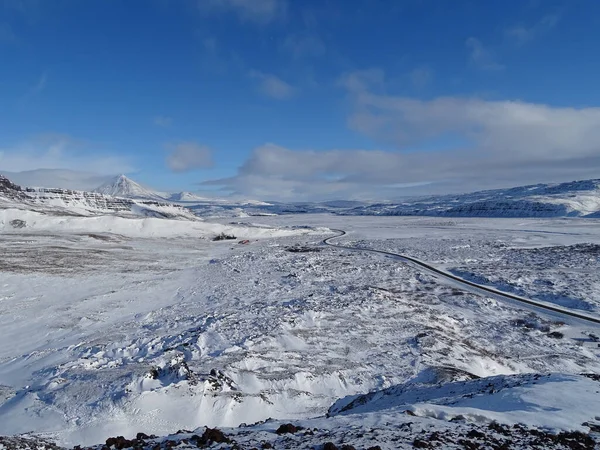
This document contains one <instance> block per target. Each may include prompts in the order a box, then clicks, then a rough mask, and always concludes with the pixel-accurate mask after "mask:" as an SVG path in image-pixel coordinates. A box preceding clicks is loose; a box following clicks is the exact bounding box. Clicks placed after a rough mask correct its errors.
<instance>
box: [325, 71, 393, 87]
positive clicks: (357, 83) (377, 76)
mask: <svg viewBox="0 0 600 450" xmlns="http://www.w3.org/2000/svg"><path fill="white" fill-rule="evenodd" d="M337 84H338V86H341V87H343V88H346V89H348V90H349V91H351V92H361V91H365V90H367V89H373V88H381V87H383V86H384V84H385V72H384V71H383V70H381V69H378V68H371V69H365V70H356V71H354V72H347V73H345V74H343V75H342V76H341V77H340V78H339V80H338V82H337Z"/></svg>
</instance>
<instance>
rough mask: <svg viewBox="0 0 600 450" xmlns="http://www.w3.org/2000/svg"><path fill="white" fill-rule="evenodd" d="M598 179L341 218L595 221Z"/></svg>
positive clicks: (385, 207)
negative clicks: (560, 219) (561, 218)
mask: <svg viewBox="0 0 600 450" xmlns="http://www.w3.org/2000/svg"><path fill="white" fill-rule="evenodd" d="M599 212H600V179H598V180H583V181H572V182H568V183H560V184H537V185H531V186H521V187H515V188H510V189H496V190H491V191H481V192H474V193H469V194H461V195H445V196H437V197H427V198H421V199H416V200H412V201H406V202H402V203H381V204H373V205H368V206H362V207H358V208H353V209H348V210H345V211H342V212H340V213H341V214H344V215H381V216H451V217H590V218H592V217H597V216H596V215H597V214H598V213H599Z"/></svg>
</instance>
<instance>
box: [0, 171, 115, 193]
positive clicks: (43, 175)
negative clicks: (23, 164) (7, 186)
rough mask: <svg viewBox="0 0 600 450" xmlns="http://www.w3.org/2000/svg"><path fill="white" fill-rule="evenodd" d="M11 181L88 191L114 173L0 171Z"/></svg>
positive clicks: (36, 185) (108, 178)
mask: <svg viewBox="0 0 600 450" xmlns="http://www.w3.org/2000/svg"><path fill="white" fill-rule="evenodd" d="M0 172H1V173H2V174H3V175H4V176H6V177H7V178H8V179H10V180H11V181H12V182H13V183H16V184H18V185H20V186H28V187H45V188H63V189H74V190H82V191H89V190H93V189H95V188H97V187H98V186H100V185H102V184H104V183H105V182H107V181H108V180H110V179H111V178H112V177H114V176H115V175H116V173H114V174H110V175H99V174H97V173H93V172H80V171H75V170H68V169H37V170H26V171H23V172H6V171H0Z"/></svg>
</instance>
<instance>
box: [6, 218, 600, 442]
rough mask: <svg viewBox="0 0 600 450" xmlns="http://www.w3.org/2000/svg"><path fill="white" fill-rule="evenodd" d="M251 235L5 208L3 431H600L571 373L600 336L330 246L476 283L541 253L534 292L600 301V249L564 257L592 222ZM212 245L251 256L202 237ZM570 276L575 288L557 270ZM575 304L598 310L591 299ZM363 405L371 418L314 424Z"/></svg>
mask: <svg viewBox="0 0 600 450" xmlns="http://www.w3.org/2000/svg"><path fill="white" fill-rule="evenodd" d="M15 219H19V220H23V221H25V222H26V223H27V226H26V227H25V228H14V226H13V225H11V224H10V223H11V222H12V221H14V220H15ZM246 220H247V221H248V222H247V223H235V224H231V223H229V222H228V221H225V220H223V221H221V222H219V221H205V222H193V221H177V220H164V219H154V218H137V219H135V218H133V219H132V218H123V217H102V216H99V217H57V216H50V215H47V214H42V213H39V212H32V211H23V210H19V209H6V210H2V211H0V232H1V234H0V246H1V247H2V254H3V258H2V260H1V262H0V264H1V265H0V434H16V433H25V432H32V431H33V432H36V433H40V434H42V435H43V436H46V437H49V438H52V439H56V440H57V441H58V442H59V443H61V444H64V445H74V444H95V443H101V442H103V441H104V440H105V439H106V438H107V437H108V436H116V435H124V436H126V437H131V436H134V435H135V433H137V432H140V431H141V432H145V433H148V434H150V433H154V434H158V435H166V434H169V433H174V432H175V431H177V430H179V429H195V428H197V427H200V426H203V425H208V426H219V427H236V426H238V425H239V424H240V423H242V422H246V423H253V422H256V421H260V420H265V419H267V418H269V417H273V418H277V419H281V420H302V421H306V423H309V424H310V423H319V426H321V427H337V429H340V430H342V429H344V427H346V429H350V428H353V429H356V427H362V426H365V425H364V424H370V426H371V427H375V426H377V424H379V425H381V426H383V424H385V423H388V424H389V423H396V422H399V421H400V419H399V417H400V416H401V415H402V416H403V417H404V416H405V414H404V411H405V410H410V411H412V412H413V413H414V414H416V415H417V416H418V417H417V418H418V419H419V418H420V420H421V419H422V420H427V421H432V422H431V423H436V422H439V423H440V424H448V423H449V422H447V421H448V420H450V419H452V418H453V417H456V416H458V415H460V416H463V417H464V418H466V419H465V420H468V421H472V422H475V423H485V422H486V421H492V420H497V421H499V422H504V423H517V422H519V423H520V422H524V423H527V424H531V425H535V426H539V427H544V428H550V429H557V430H560V429H569V430H582V429H587V428H586V426H584V425H583V424H584V422H588V421H593V420H595V419H594V418H595V417H596V416H600V410H599V407H600V398H598V397H599V394H598V391H600V389H598V386H600V385H599V384H598V382H597V381H594V380H592V379H589V378H584V377H578V376H576V374H580V373H596V374H598V373H600V359H599V356H600V349H599V348H598V345H597V342H595V341H594V339H595V338H594V336H598V334H599V330H598V328H597V327H595V326H594V325H591V324H588V323H581V322H578V321H576V320H567V319H565V318H562V317H556V316H555V315H550V314H548V315H545V314H542V313H539V312H532V311H530V310H527V309H526V308H524V307H523V306H521V305H516V304H513V303H507V302H503V301H500V300H498V299H493V298H487V297H485V296H482V295H480V294H474V293H472V292H468V291H463V290H461V289H459V288H457V286H455V285H453V284H451V283H447V282H445V281H444V280H443V279H440V278H437V277H434V276H430V275H425V274H422V273H420V272H419V271H418V270H416V269H413V268H411V267H408V266H406V265H403V264H402V263H399V262H398V261H396V260H393V259H389V258H385V257H380V256H377V255H374V254H368V253H361V252H348V251H344V250H341V249H334V248H331V247H324V246H323V245H321V244H320V241H321V240H322V239H323V237H324V236H325V235H327V230H328V228H342V229H345V230H347V231H348V235H347V236H344V237H343V238H341V239H340V242H341V243H344V242H345V243H352V244H355V245H363V246H369V247H372V248H386V249H389V250H402V252H405V253H407V254H411V255H414V256H415V257H417V256H418V257H420V258H421V259H423V260H427V261H429V262H431V263H435V264H439V265H440V266H441V267H444V268H445V269H447V270H451V269H453V268H455V267H462V268H463V269H464V267H467V268H468V269H469V270H471V271H472V272H473V273H475V272H476V270H479V268H481V267H484V268H485V267H486V264H489V265H490V267H491V265H492V264H493V262H494V261H497V260H498V258H500V257H502V258H505V259H504V261H506V262H508V261H510V260H511V258H512V260H513V261H515V263H516V264H520V263H521V262H522V261H529V260H528V259H527V258H529V257H530V256H528V255H529V253H526V254H523V252H524V251H525V252H528V251H532V250H535V251H536V253H535V261H536V263H535V264H534V265H532V266H531V267H529V272H528V276H529V277H530V279H531V282H529V283H528V284H527V285H526V287H525V288H526V289H527V290H528V293H529V294H532V295H536V294H539V293H540V292H541V293H542V294H543V293H544V292H545V290H546V289H547V284H545V283H541V284H540V283H536V282H535V280H536V279H539V280H544V279H545V278H544V277H546V278H548V277H549V276H550V275H551V274H553V275H552V276H553V277H554V278H553V279H554V281H555V282H556V283H563V284H564V287H565V289H568V288H574V287H575V286H574V285H575V284H579V285H582V286H584V287H585V286H587V287H588V288H591V289H592V290H594V289H597V286H598V285H597V284H596V283H598V276H599V275H598V274H600V258H599V256H598V255H597V254H596V253H594V252H595V250H594V248H595V247H590V248H591V250H590V251H588V250H586V251H585V252H580V251H579V250H578V249H579V247H573V246H574V245H578V244H586V245H592V246H593V245H599V244H600V230H599V229H598V227H597V225H596V223H595V222H594V221H593V220H584V219H561V220H558V219H552V220H550V219H545V220H542V219H532V220H524V219H519V220H510V219H503V220H501V219H487V220H483V219H479V220H474V219H453V220H447V219H439V218H437V219H436V218H402V217H339V216H332V215H325V214H323V215H311V216H306V215H302V216H300V215H296V216H285V217H282V216H280V217H261V218H256V217H255V218H252V219H246ZM250 220H252V222H250ZM257 222H258V223H257ZM221 231H224V232H226V233H235V234H236V236H237V237H238V240H239V239H241V238H246V239H251V242H250V243H249V244H247V245H240V244H238V243H237V241H220V242H212V241H210V240H208V239H198V237H210V236H213V235H214V234H216V233H219V232H221ZM257 238H261V239H259V240H256V239H257ZM557 248H560V253H557V250H556V249H557ZM587 248H588V247H586V249H587ZM290 250H294V251H290ZM557 255H560V258H561V259H560V260H557V259H556V258H558V256H557ZM573 255H574V256H573ZM563 261H565V262H566V265H572V266H573V267H572V270H573V271H572V272H570V273H571V274H573V273H575V272H576V271H581V272H580V273H581V274H582V275H580V276H578V277H576V276H573V277H569V276H563V274H562V273H561V272H560V271H559V270H554V269H555V268H556V266H557V265H560V264H562V262H563ZM502 267H504V266H502ZM502 270H505V269H504V268H503V269H502ZM583 274H585V275H583ZM588 290H589V289H588ZM594 295H596V294H594ZM573 296H576V297H577V299H578V300H581V301H584V302H587V303H589V304H590V305H592V307H591V309H589V310H588V312H589V313H590V314H597V312H598V311H597V308H596V307H595V306H594V305H596V300H595V297H594V296H593V295H590V296H589V297H588V293H586V289H581V290H574V292H573ZM448 370H449V372H450V373H452V374H455V375H451V376H450V378H449V379H445V378H443V377H440V376H433V377H432V376H431V374H432V373H434V372H435V373H442V372H444V371H448ZM432 371H433V372H432ZM536 373H542V374H546V375H547V374H548V373H553V374H554V375H551V376H549V377H548V376H546V375H544V377H541V378H538V379H535V378H534V374H536ZM464 377H466V378H464ZM474 377H483V378H482V379H481V380H472V381H468V379H470V378H474ZM486 377H493V378H486ZM594 383H595V384H594ZM406 386H410V387H411V388H410V389H408V390H407V389H406ZM417 391H419V392H420V393H421V394H422V395H421V396H417V397H415V392H417ZM492 391H493V392H492ZM369 392H376V393H377V394H374V395H373V396H371V397H366V402H365V403H363V404H362V405H361V406H360V408H363V409H360V408H356V409H355V410H354V411H352V410H351V409H349V410H347V411H346V412H344V413H343V414H342V416H336V417H335V418H333V419H326V418H324V417H323V416H324V414H325V413H326V412H327V411H328V410H329V409H330V407H331V406H332V405H334V404H336V405H337V406H338V407H339V406H340V405H342V406H341V408H343V407H346V406H348V405H350V404H351V402H353V401H355V400H356V399H357V398H359V397H357V396H361V395H365V394H368V393H369ZM469 395H470V396H471V397H468V396H469ZM464 396H467V397H464ZM340 399H343V400H340ZM317 417H319V418H317ZM311 418H317V419H311ZM411 419H413V417H411ZM311 420H313V421H316V422H310V421H311ZM403 420H404V419H403ZM394 421H396V422H394ZM302 423H305V422H302ZM428 423H429V422H428ZM267 426H268V425H265V427H267ZM441 426H442V425H440V427H441ZM443 426H449V425H443ZM240 430H242V429H240ZM240 432H242V431H240ZM388 448H393V447H388Z"/></svg>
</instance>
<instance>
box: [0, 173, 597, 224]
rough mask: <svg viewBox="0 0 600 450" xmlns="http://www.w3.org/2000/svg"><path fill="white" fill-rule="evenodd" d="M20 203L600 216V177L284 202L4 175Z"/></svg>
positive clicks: (204, 213)
mask: <svg viewBox="0 0 600 450" xmlns="http://www.w3.org/2000/svg"><path fill="white" fill-rule="evenodd" d="M17 204H21V205H29V206H32V205H37V206H40V205H45V206H46V207H49V206H51V207H54V208H56V209H57V210H61V211H62V212H63V213H67V212H71V213H77V214H96V213H101V212H111V211H113V212H117V213H119V214H124V213H128V214H137V215H140V214H141V215H151V216H152V215H154V216H156V217H178V218H188V219H189V218H192V217H193V218H195V217H197V216H200V217H245V216H260V215H281V214H315V213H333V214H338V215H354V216H357V215H369V216H441V217H587V218H600V179H596V180H583V181H572V182H568V183H559V184H536V185H530V186H520V187H514V188H510V189H495V190H489V191H480V192H474V193H469V194H460V195H442V196H430V197H423V198H416V199H412V200H407V201H403V202H396V203H393V202H385V203H363V202H356V201H348V200H340V201H328V202H321V203H310V202H303V203H281V202H262V201H250V200H248V201H235V200H229V199H211V198H205V197H201V196H198V195H196V194H193V193H190V192H178V193H164V192H158V191H153V190H151V189H148V188H146V187H143V186H141V185H140V184H138V183H136V182H135V181H133V180H131V179H129V178H127V177H126V176H124V175H121V176H119V177H116V178H114V179H113V180H110V181H109V182H107V183H104V184H102V185H101V186H99V187H98V188H96V189H94V190H93V191H92V192H86V191H71V190H66V189H44V188H25V189H21V188H20V187H19V186H17V185H16V184H14V183H12V182H11V181H10V180H8V179H7V178H5V177H3V176H1V175H0V209H2V208H6V207H11V206H10V205H12V207H14V206H15V205H17ZM7 205H8V206H7Z"/></svg>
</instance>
